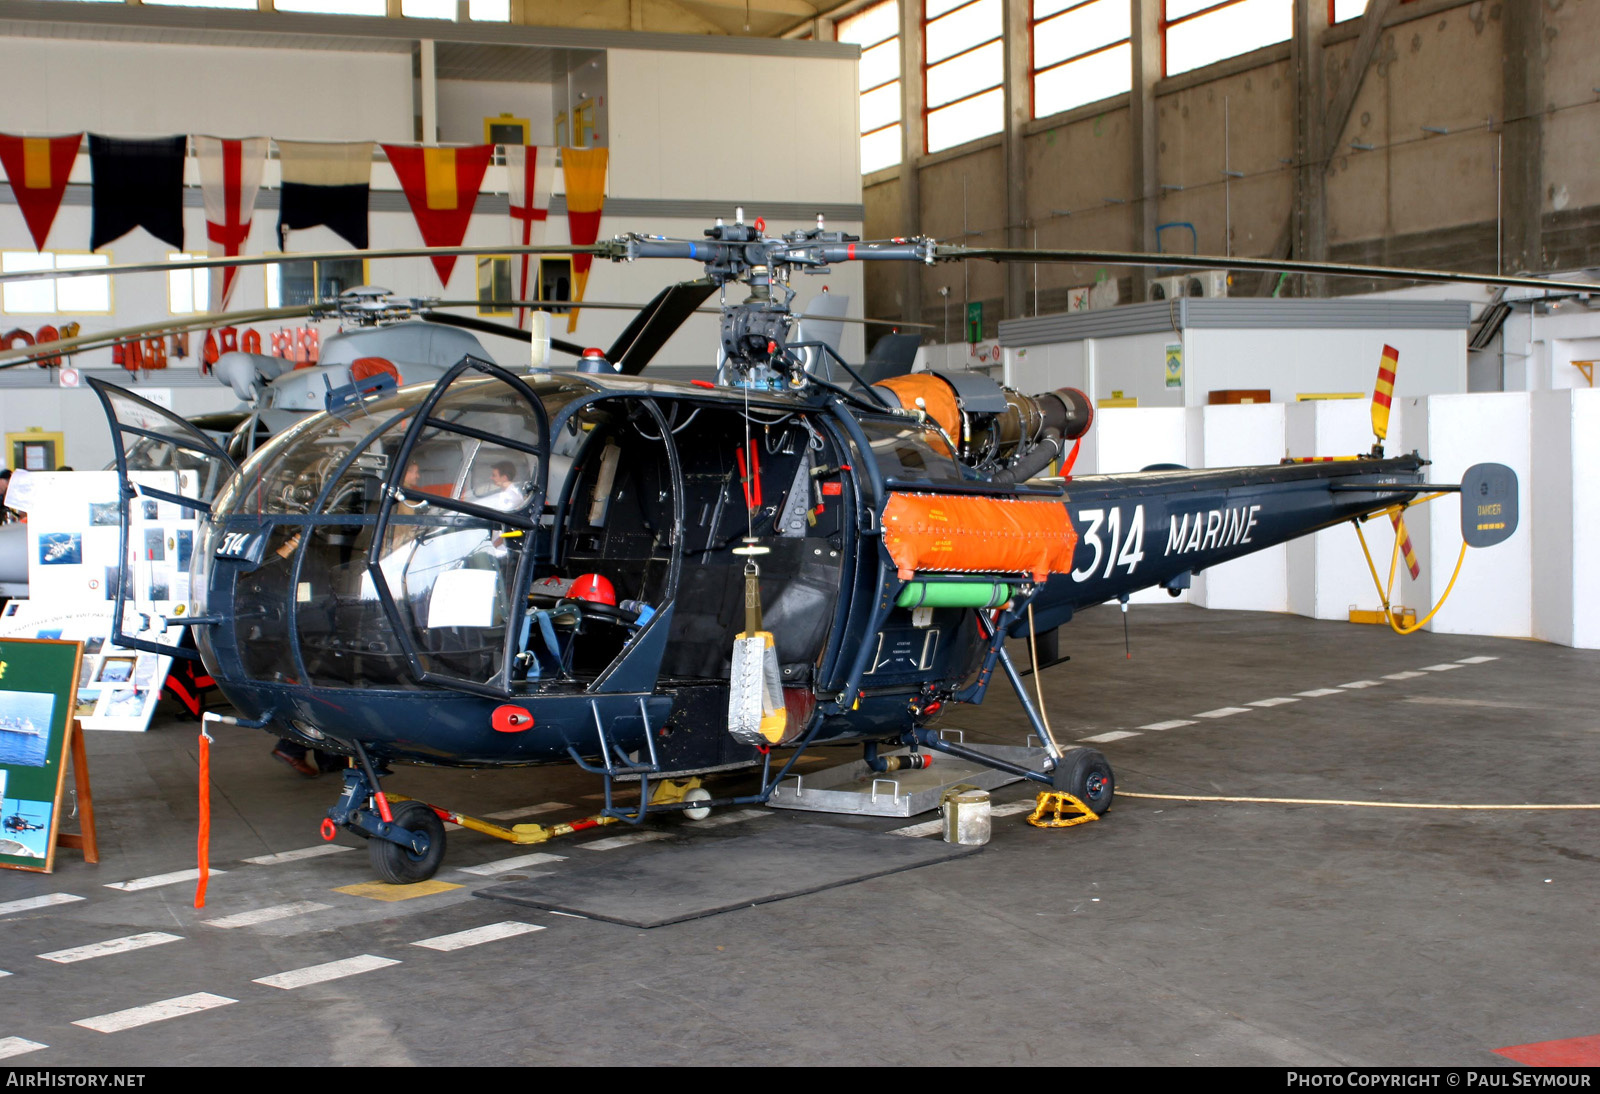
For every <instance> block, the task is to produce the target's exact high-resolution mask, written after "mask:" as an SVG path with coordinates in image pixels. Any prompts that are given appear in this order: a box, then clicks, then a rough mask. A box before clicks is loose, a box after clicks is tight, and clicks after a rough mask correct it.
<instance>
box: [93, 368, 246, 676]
mask: <svg viewBox="0 0 1600 1094" xmlns="http://www.w3.org/2000/svg"><path fill="white" fill-rule="evenodd" d="M89 386H90V387H91V388H93V389H94V393H95V394H96V395H97V396H98V397H99V399H100V405H101V406H102V407H103V408H104V410H105V413H106V418H107V420H108V421H109V422H110V424H111V441H112V445H113V447H114V449H115V451H116V464H117V477H118V479H120V480H121V492H120V503H119V506H118V509H119V513H118V515H119V520H120V523H121V548H120V550H119V551H118V559H119V561H118V565H117V590H116V597H115V604H116V607H115V608H114V609H113V614H112V631H111V640H112V641H113V642H114V643H116V644H117V645H119V646H123V647H126V648H128V649H136V650H145V651H148V652H151V653H162V654H166V655H168V656H172V657H186V658H197V657H198V656H199V655H198V654H197V653H196V652H195V651H194V650H193V649H191V648H187V647H181V646H180V645H179V644H177V643H176V642H175V641H170V640H169V641H161V640H157V638H162V637H166V638H170V635H169V633H168V632H169V630H170V629H171V628H173V627H182V626H187V625H189V624H191V623H195V622H205V620H201V619H197V618H196V617H195V614H194V602H193V599H192V590H191V588H190V585H189V573H188V570H189V562H190V558H185V557H184V554H185V552H184V551H183V550H182V547H181V544H182V543H183V542H185V540H184V536H185V534H187V543H188V544H189V552H188V553H189V554H190V555H191V557H192V553H193V547H194V544H195V543H196V542H197V541H198V538H199V537H198V529H197V528H192V527H184V526H185V525H190V524H192V523H196V522H198V521H203V520H205V519H206V518H208V517H209V516H210V514H211V503H212V502H213V501H214V500H215V498H216V496H217V494H218V492H219V491H220V490H221V489H222V487H223V485H224V484H225V483H226V482H227V481H228V480H229V479H230V478H232V476H233V475H234V473H235V472H237V471H238V469H239V468H238V465H237V464H235V463H234V461H233V460H232V459H231V458H229V456H228V454H227V453H226V452H225V451H223V449H222V448H221V446H219V445H218V444H217V443H216V442H215V441H213V440H212V439H211V438H210V437H208V436H206V435H205V434H204V433H202V432H201V431H200V430H198V429H196V428H195V427H194V426H192V425H190V424H189V423H188V422H186V421H184V420H183V419H182V418H180V417H178V416H177V415H176V414H174V413H173V412H172V411H170V410H167V409H166V408H165V407H161V406H157V405H156V404H155V403H152V402H150V401H149V400H148V399H143V398H141V397H139V396H138V395H135V394H133V393H132V392H130V391H128V390H126V389H124V388H120V387H117V386H116V385H114V384H110V383H107V382H106V381H104V380H101V379H98V378H95V377H90V378H89ZM135 505H137V506H138V509H137V511H135V508H134V507H135ZM169 553H170V555H171V557H169ZM130 602H131V603H132V604H133V605H134V611H135V612H136V613H137V615H138V619H139V622H140V626H139V627H137V628H136V629H135V631H134V633H133V634H130V633H128V631H127V628H126V626H125V625H124V624H125V619H126V616H127V611H126V609H127V605H128V604H129V603H130ZM139 634H144V635H146V636H152V635H153V636H157V638H152V637H145V638H139V637H137V635H139Z"/></svg>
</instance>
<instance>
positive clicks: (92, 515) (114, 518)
mask: <svg viewBox="0 0 1600 1094" xmlns="http://www.w3.org/2000/svg"><path fill="white" fill-rule="evenodd" d="M120 520H121V517H120V515H119V514H118V512H117V503H116V502H114V501H91V502H90V503H89V526H90V527H91V528H105V527H108V526H113V525H116V524H117V523H119V521H120Z"/></svg>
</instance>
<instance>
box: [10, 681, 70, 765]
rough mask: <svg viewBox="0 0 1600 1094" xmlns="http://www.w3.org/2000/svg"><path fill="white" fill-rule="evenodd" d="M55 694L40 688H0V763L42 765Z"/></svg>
mask: <svg viewBox="0 0 1600 1094" xmlns="http://www.w3.org/2000/svg"><path fill="white" fill-rule="evenodd" d="M55 712H56V697H55V696H54V695H51V694H49V693H48V692H43V691H0V764H11V765H13V766H17V767H43V766H44V765H45V761H46V759H47V758H48V753H49V745H50V720H51V718H52V717H54V715H55Z"/></svg>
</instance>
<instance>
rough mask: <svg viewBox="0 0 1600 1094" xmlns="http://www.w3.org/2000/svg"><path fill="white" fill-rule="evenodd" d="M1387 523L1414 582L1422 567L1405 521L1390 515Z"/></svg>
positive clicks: (1395, 515)
mask: <svg viewBox="0 0 1600 1094" xmlns="http://www.w3.org/2000/svg"><path fill="white" fill-rule="evenodd" d="M1374 414H1376V410H1374ZM1389 523H1390V524H1393V525H1394V534H1395V535H1397V536H1399V537H1400V553H1401V554H1403V555H1405V556H1406V569H1408V570H1410V571H1411V580H1412V581H1415V580H1417V579H1418V578H1419V577H1421V576H1422V567H1421V566H1419V565H1418V564H1417V552H1416V549H1415V548H1414V547H1412V546H1411V533H1410V532H1408V531H1406V522H1405V519H1404V518H1403V517H1401V516H1400V514H1399V513H1390V514H1389Z"/></svg>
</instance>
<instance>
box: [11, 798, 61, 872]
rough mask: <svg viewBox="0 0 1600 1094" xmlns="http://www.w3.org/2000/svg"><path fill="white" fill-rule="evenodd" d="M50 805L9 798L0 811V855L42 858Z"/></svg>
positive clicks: (48, 837)
mask: <svg viewBox="0 0 1600 1094" xmlns="http://www.w3.org/2000/svg"><path fill="white" fill-rule="evenodd" d="M54 808H55V806H54V803H52V802H41V801H29V800H28V799H27V798H12V799H10V800H8V801H7V802H6V803H5V808H3V809H0V855H19V856H21V857H23V858H37V859H42V858H44V857H45V854H46V851H47V850H48V848H47V844H48V842H49V840H50V814H51V813H52V812H53V811H54Z"/></svg>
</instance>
